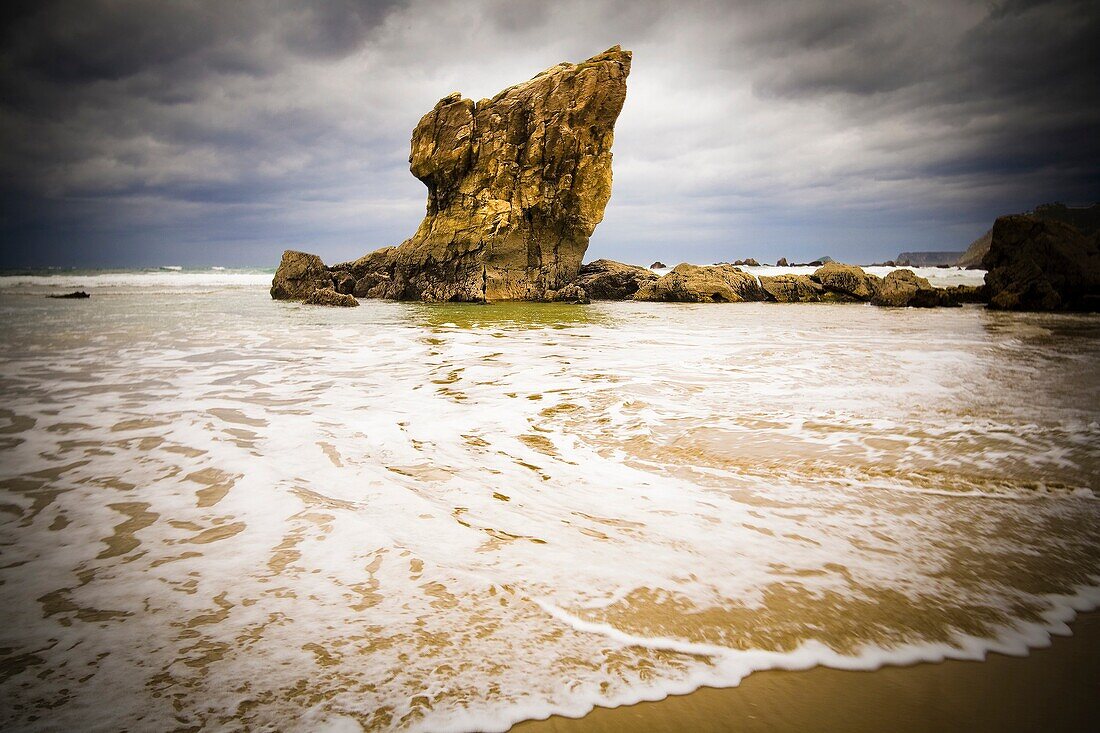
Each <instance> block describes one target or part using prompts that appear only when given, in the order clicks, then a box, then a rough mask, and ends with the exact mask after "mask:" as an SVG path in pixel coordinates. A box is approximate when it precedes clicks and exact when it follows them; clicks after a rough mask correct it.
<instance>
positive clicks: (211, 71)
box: [0, 0, 1100, 265]
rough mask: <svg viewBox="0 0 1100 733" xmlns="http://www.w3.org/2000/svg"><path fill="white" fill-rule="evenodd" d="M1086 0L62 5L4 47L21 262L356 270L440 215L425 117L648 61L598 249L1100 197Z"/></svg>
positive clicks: (9, 32) (1096, 21)
mask: <svg viewBox="0 0 1100 733" xmlns="http://www.w3.org/2000/svg"><path fill="white" fill-rule="evenodd" d="M1094 6H1095V3H1091V2H1074V1H1072V0H1065V1H1062V2H1012V3H1001V4H989V3H986V2H958V1H955V0H952V1H950V2H947V1H945V2H935V1H933V2H920V3H917V2H914V3H902V2H870V1H869V0H844V1H843V2H835V3H819V2H813V1H812V0H797V1H783V0H779V1H778V2H776V1H772V2H763V1H762V0H761V1H756V0H751V1H747V2H740V3H729V2H717V1H715V2H702V1H700V2H676V3H672V2H658V1H651V2H620V1H619V0H606V1H604V2H591V1H588V2H581V1H579V0H577V1H575V2H563V3H547V2H512V1H507V0H481V1H480V2H466V1H459V0H453V1H451V2H439V1H431V2H429V1H428V0H407V1H406V2H353V1H351V0H347V1H345V2H330V3H310V4H306V3H296V2H286V3H272V2H262V3H261V2H233V3H220V2H173V3H169V2H133V1H131V2H118V1H109V0H103V1H101V2H89V1H84V2H52V3H33V4H29V3H28V4H19V5H16V6H14V7H12V6H9V8H8V10H7V11H5V12H7V13H8V16H7V17H6V18H5V22H4V28H3V31H2V43H3V47H2V50H0V93H2V99H0V135H2V137H3V142H4V145H3V146H2V149H0V236H2V238H3V239H2V248H0V264H4V265H30V264H70V263H71V264H96V263H98V264H111V265H119V264H126V263H133V264H164V263H165V262H167V261H171V262H173V263H184V264H186V263H192V262H193V263H211V264H215V263H216V264H234V263H247V262H257V263H268V262H273V261H274V260H275V259H277V255H278V252H279V251H280V250H281V249H282V248H283V247H284V246H291V245H293V246H301V247H305V248H310V247H312V248H314V249H318V250H321V251H322V252H323V253H324V254H325V255H326V257H327V258H331V259H341V258H344V257H350V256H355V255H357V254H360V253H361V252H362V251H364V250H366V249H368V248H370V247H373V246H381V245H385V244H392V243H394V242H397V241H400V239H401V238H403V237H404V236H406V235H408V234H409V233H410V232H411V231H412V229H413V228H414V227H415V225H416V222H417V220H418V218H419V216H420V214H421V212H422V209H423V188H422V186H421V185H420V184H419V182H417V181H416V180H415V179H413V178H412V177H411V176H410V175H409V173H408V171H407V161H406V158H407V155H408V138H409V132H410V130H411V128H412V127H413V125H415V123H416V121H417V120H418V119H419V117H420V115H422V114H423V113H424V112H426V111H427V110H428V109H429V108H430V107H431V105H432V104H433V103H434V101H435V100H436V99H438V98H439V97H441V96H443V95H445V94H447V93H448V92H450V91H452V90H454V89H460V90H462V91H463V92H464V93H466V94H467V95H468V96H472V97H473V98H475V99H477V98H479V97H483V96H490V95H492V94H493V93H495V92H496V91H498V90H499V89H501V88H503V87H504V86H507V85H509V84H511V83H514V82H515V81H517V80H519V79H524V78H527V77H529V76H531V75H533V74H534V73H535V72H537V71H538V70H540V69H542V68H545V67H547V66H550V65H552V64H553V63H556V62H557V61H560V60H563V59H569V60H579V59H582V58H584V57H586V56H589V55H591V54H593V53H596V52H598V51H600V50H602V49H603V48H606V47H607V46H610V45H612V44H614V43H622V44H623V45H624V46H625V47H627V48H632V49H633V50H634V52H635V63H634V70H633V73H632V75H631V79H630V83H629V87H630V89H629V94H628V101H627V105H626V107H625V108H624V111H623V115H622V118H621V119H620V122H619V125H618V128H617V139H616V148H615V151H616V152H615V155H616V159H615V193H614V197H613V199H612V203H611V206H610V207H609V208H608V211H607V217H606V219H605V222H604V223H603V224H602V225H601V227H600V228H599V229H598V231H597V235H596V237H595V238H594V240H593V246H592V250H591V252H592V254H593V255H594V256H604V255H606V256H612V257H618V258H621V259H626V260H635V261H641V260H646V261H649V260H651V259H654V258H657V257H661V258H668V257H672V258H675V257H680V258H682V259H694V260H697V261H707V260H708V259H730V258H731V257H732V256H746V255H753V256H757V257H774V256H778V255H779V254H786V255H792V256H804V257H809V256H817V255H820V254H823V253H826V252H828V253H829V254H832V255H834V256H841V257H847V258H850V259H859V260H866V259H880V258H884V257H887V256H891V255H893V254H895V253H896V250H899V249H919V248H922V247H927V248H929V249H944V248H952V247H961V246H964V245H965V244H966V243H967V242H968V241H969V240H970V239H972V238H973V237H974V236H976V235H977V234H980V233H981V231H983V230H984V228H985V227H987V226H988V222H989V221H990V220H991V219H992V217H993V216H995V215H996V214H998V213H1002V212H1006V211H1015V210H1021V209H1023V208H1027V207H1030V206H1032V205H1034V204H1036V203H1040V202H1042V201H1046V200H1052V199H1069V200H1083V199H1092V198H1095V197H1097V193H1098V192H1097V187H1098V185H1100V180H1098V172H1097V171H1098V169H1100V149H1098V146H1100V143H1098V142H1097V136H1096V134H1095V130H1096V129H1097V127H1098V124H1100V117H1098V112H1097V105H1096V103H1095V99H1097V91H1098V90H1097V88H1096V87H1097V82H1096V80H1095V71H1094V70H1095V69H1096V68H1098V67H1100V57H1098V51H1097V42H1096V41H1097V38H1098V37H1100V10H1097V9H1096V7H1094Z"/></svg>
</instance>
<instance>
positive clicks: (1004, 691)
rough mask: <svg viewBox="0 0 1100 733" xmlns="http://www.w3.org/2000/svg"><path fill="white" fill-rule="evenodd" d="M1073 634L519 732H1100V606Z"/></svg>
mask: <svg viewBox="0 0 1100 733" xmlns="http://www.w3.org/2000/svg"><path fill="white" fill-rule="evenodd" d="M1071 626H1072V629H1073V636H1071V637H1062V636H1056V637H1054V639H1053V643H1052V645H1051V646H1050V647H1048V648H1046V649H1034V650H1032V651H1031V653H1030V654H1029V655H1028V656H1026V657H1009V656H1005V655H1002V654H991V655H989V657H988V658H987V659H986V661H984V662H958V661H948V662H943V663H940V664H918V665H913V666H910V667H884V668H882V669H878V670H875V671H873V672H847V671H841V670H835V669H827V668H824V667H817V668H814V669H811V670H807V671H804V672H785V671H778V670H771V671H766V672H758V673H756V674H753V675H750V676H749V677H748V678H747V679H745V680H744V681H743V682H742V683H741V685H740V686H739V687H731V688H726V689H715V688H709V687H708V688H702V689H700V690H697V691H695V692H693V693H691V694H690V695H680V696H672V697H668V698H665V699H664V700H660V701H657V702H643V703H639V704H637V705H630V706H625V707H619V708H611V709H609V708H596V709H595V710H593V711H592V712H591V713H589V714H588V715H586V716H585V717H583V718H579V719H571V718H562V717H558V716H554V717H551V718H550V719H548V720H542V721H535V720H530V721H526V722H524V723H521V724H519V725H517V726H515V727H514V728H513V729H512V730H513V731H516V732H517V733H550V732H551V731H553V732H554V733H605V732H607V733H610V732H612V731H614V732H615V733H621V732H625V731H694V732H697V733H706V732H707V731H738V732H739V733H753V732H755V731H770V732H771V733H776V732H777V731H846V732H860V731H867V732H868V733H870V732H876V733H877V732H878V731H892V732H893V733H898V732H904V731H965V732H966V733H983V732H984V731H991V732H992V731H998V732H1000V733H1003V732H1005V731H1082V732H1085V731H1098V730H1100V612H1092V613H1086V614H1081V615H1080V616H1078V618H1077V620H1076V621H1075V622H1074V623H1073V624H1072V625H1071Z"/></svg>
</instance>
